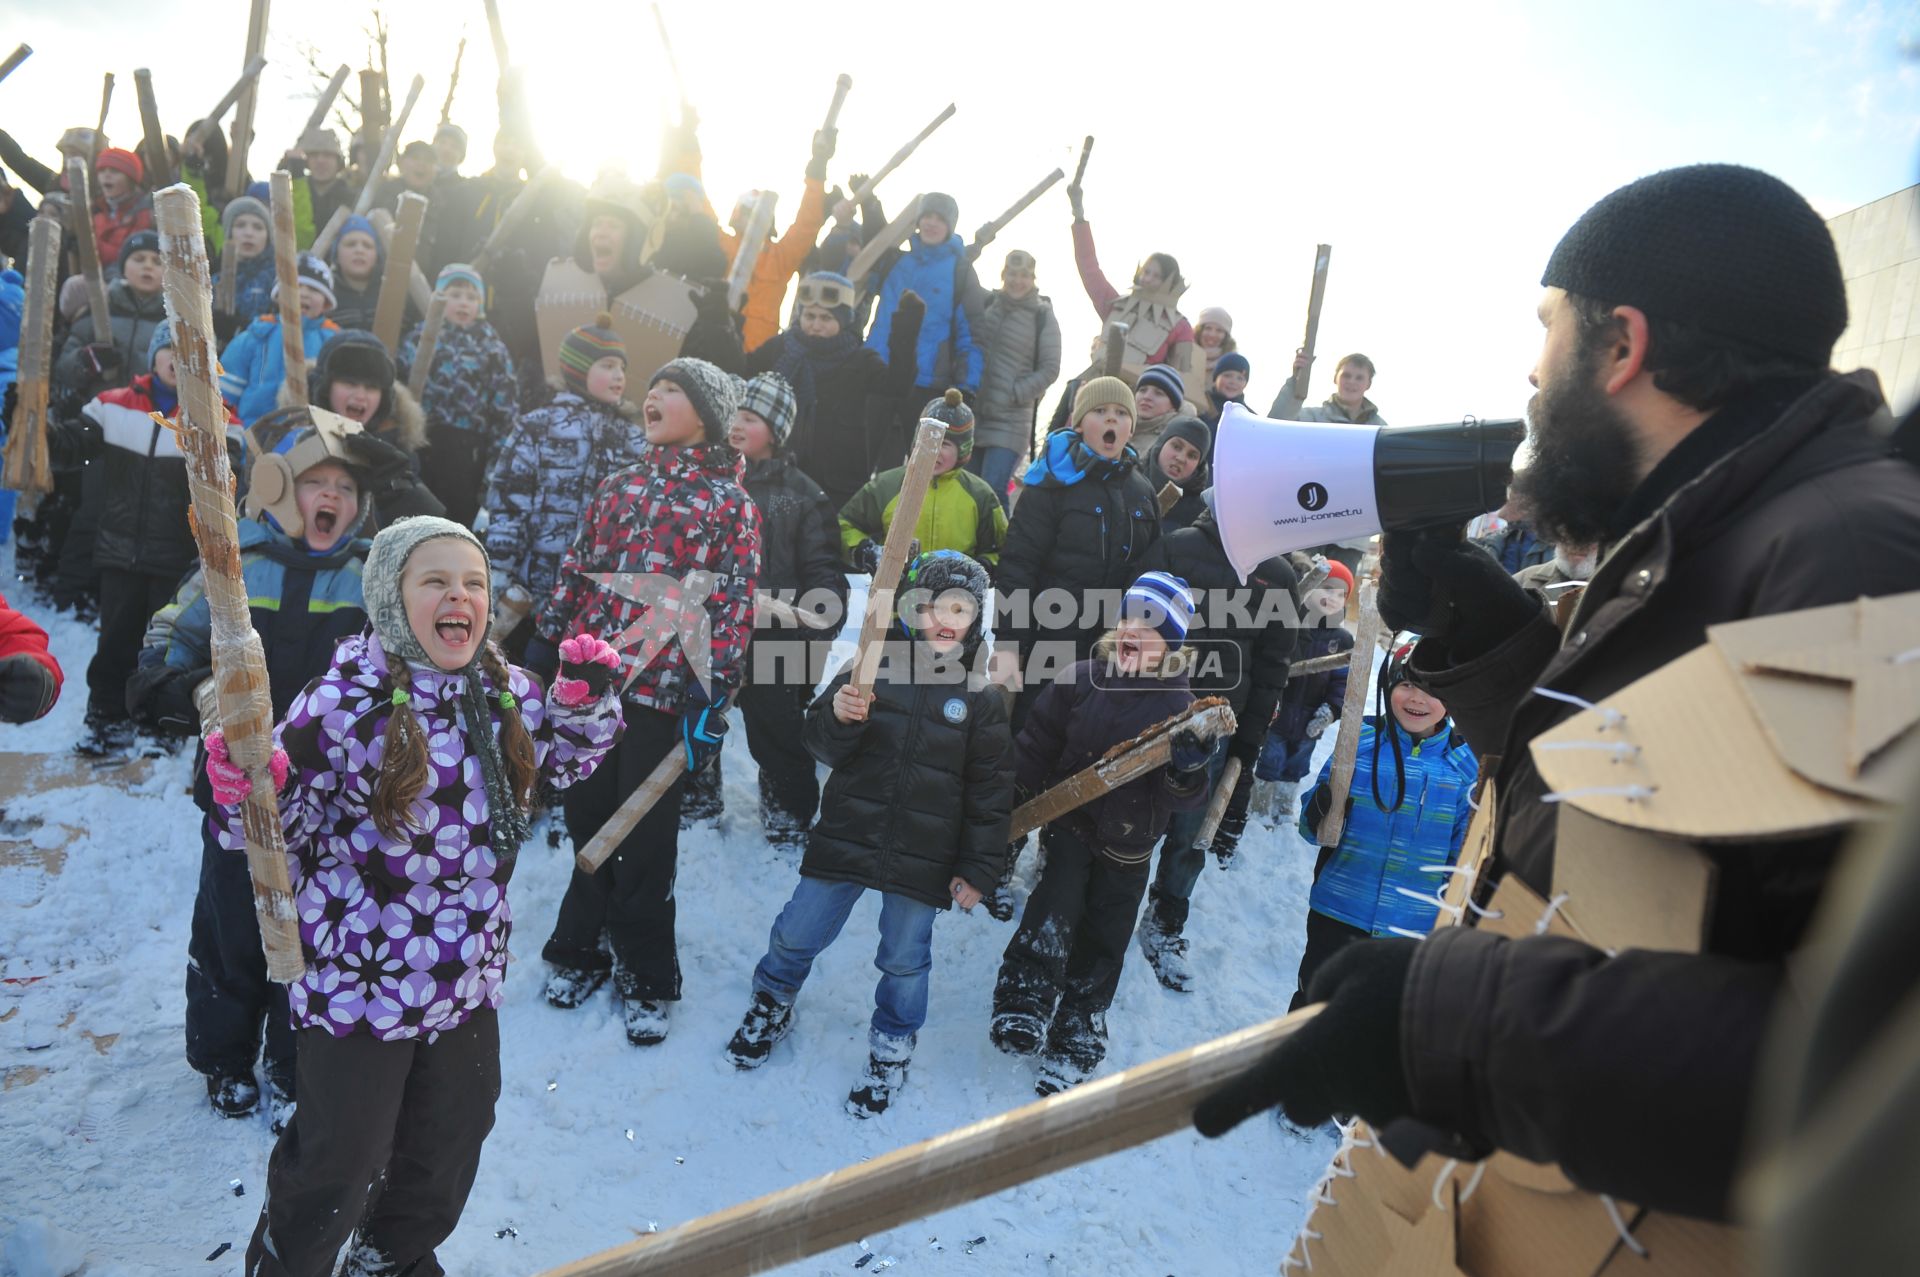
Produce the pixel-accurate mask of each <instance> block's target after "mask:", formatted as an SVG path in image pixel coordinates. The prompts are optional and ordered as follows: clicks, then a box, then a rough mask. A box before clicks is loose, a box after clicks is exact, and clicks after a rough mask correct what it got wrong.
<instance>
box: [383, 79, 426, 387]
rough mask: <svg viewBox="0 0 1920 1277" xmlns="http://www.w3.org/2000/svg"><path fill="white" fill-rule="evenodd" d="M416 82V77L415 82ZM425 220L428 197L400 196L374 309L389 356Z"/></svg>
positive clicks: (396, 341) (397, 336) (396, 343)
mask: <svg viewBox="0 0 1920 1277" xmlns="http://www.w3.org/2000/svg"><path fill="white" fill-rule="evenodd" d="M418 82H419V80H418V77H416V78H415V83H416V84H417V83H418ZM408 105H409V106H411V105H412V103H411V102H409V103H408ZM426 220H427V197H426V196H424V195H416V194H415V193H414V192H412V191H408V192H406V193H405V194H403V195H402V196H401V197H400V215H399V216H398V217H397V218H395V219H394V226H393V242H392V243H391V244H390V245H388V248H387V269H386V273H385V274H383V275H381V277H380V298H379V300H378V301H377V302H375V303H374V307H373V335H374V336H375V337H378V338H379V339H380V341H381V344H382V345H384V346H386V348H387V353H388V354H389V355H391V354H395V353H397V352H398V351H399V349H400V321H401V319H403V318H404V317H405V315H406V311H407V286H408V283H409V282H410V277H411V276H412V274H413V271H414V265H413V254H414V250H415V249H417V248H419V247H420V227H421V224H422V223H424V222H425V221H426Z"/></svg>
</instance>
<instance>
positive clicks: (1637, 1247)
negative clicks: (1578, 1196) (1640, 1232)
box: [1600, 1193, 1647, 1259]
mask: <svg viewBox="0 0 1920 1277" xmlns="http://www.w3.org/2000/svg"><path fill="white" fill-rule="evenodd" d="M1600 1204H1601V1205H1602V1206H1604V1207H1606V1208H1607V1218H1608V1219H1610V1220H1612V1221H1613V1230H1614V1231H1615V1232H1617V1233H1619V1234H1620V1240H1621V1241H1622V1242H1624V1243H1625V1244H1626V1247H1627V1249H1628V1250H1630V1251H1632V1252H1633V1253H1634V1254H1636V1255H1638V1256H1640V1258H1642V1259H1645V1258H1646V1257H1647V1248H1646V1247H1645V1246H1643V1245H1641V1243H1640V1239H1639V1238H1638V1237H1635V1236H1634V1235H1633V1234H1632V1233H1631V1232H1629V1231H1628V1230H1627V1221H1626V1220H1624V1219H1622V1218H1620V1208H1619V1206H1617V1205H1615V1204H1614V1200H1613V1198H1611V1197H1609V1196H1607V1195H1606V1194H1605V1193H1602V1194H1600Z"/></svg>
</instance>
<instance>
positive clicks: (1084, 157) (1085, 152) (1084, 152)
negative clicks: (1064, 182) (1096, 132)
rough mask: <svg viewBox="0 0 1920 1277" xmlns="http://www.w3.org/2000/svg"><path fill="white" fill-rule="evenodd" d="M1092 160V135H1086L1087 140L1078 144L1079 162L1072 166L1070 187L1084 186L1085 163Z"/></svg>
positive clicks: (1085, 175)
mask: <svg viewBox="0 0 1920 1277" xmlns="http://www.w3.org/2000/svg"><path fill="white" fill-rule="evenodd" d="M1092 158H1093V134H1091V133H1089V134H1087V140H1086V141H1084V142H1082V143H1081V144H1080V162H1079V163H1078V164H1076V165H1074V166H1073V181H1072V183H1070V185H1072V186H1075V187H1079V186H1082V185H1084V184H1085V182H1086V177H1087V161H1088V160H1090V159H1092Z"/></svg>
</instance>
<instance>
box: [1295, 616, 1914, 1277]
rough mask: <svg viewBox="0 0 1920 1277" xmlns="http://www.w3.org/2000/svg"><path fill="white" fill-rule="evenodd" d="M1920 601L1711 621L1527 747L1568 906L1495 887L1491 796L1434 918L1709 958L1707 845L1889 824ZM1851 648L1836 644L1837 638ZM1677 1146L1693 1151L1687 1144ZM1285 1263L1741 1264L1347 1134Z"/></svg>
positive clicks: (1575, 1270)
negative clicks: (1691, 641)
mask: <svg viewBox="0 0 1920 1277" xmlns="http://www.w3.org/2000/svg"><path fill="white" fill-rule="evenodd" d="M1915 634H1920V593H1915V594H1905V595H1898V596H1894V597H1891V598H1882V599H1861V600H1858V601H1856V602H1854V603H1845V604H1839V605H1836V606H1832V607H1821V608H1811V609H1808V610H1806V611H1802V612H1792V613H1786V614H1782V615H1778V616H1767V617H1759V618H1755V619H1752V620H1746V621H1738V622H1733V623H1731V624H1727V625H1720V626H1714V627H1712V628H1711V629H1709V630H1708V631H1707V642H1706V643H1704V644H1702V645H1701V646H1700V647H1697V648H1695V649H1694V650H1693V651H1691V652H1688V653H1686V654H1685V655H1683V656H1681V657H1679V658H1677V659H1675V660H1674V661H1672V662H1670V663H1669V664H1667V665H1666V666H1664V667H1662V668H1661V669H1659V670H1656V671H1654V672H1653V673H1652V674H1649V675H1647V676H1646V677H1644V678H1642V679H1640V680H1639V681H1638V682H1635V683H1632V684H1629V685H1628V686H1627V687H1624V688H1622V689H1621V690H1620V691H1619V692H1618V693H1617V694H1615V695H1614V696H1611V697H1609V698H1608V699H1607V700H1606V701H1605V702H1603V703H1602V704H1601V705H1599V706H1597V707H1596V708H1594V709H1590V710H1583V711H1582V712H1581V713H1579V714H1576V715H1574V716H1573V717H1572V718H1569V719H1568V720H1566V721H1565V722H1564V723H1561V724H1560V725H1559V726H1558V727H1555V728H1554V729H1553V730H1551V731H1548V732H1544V733H1542V734H1541V735H1540V736H1538V737H1536V738H1535V739H1534V740H1533V741H1532V742H1530V743H1529V749H1530V750H1531V751H1532V755H1533V759H1534V762H1535V764H1536V765H1537V766H1538V768H1539V771H1540V775H1541V777H1542V779H1544V780H1545V781H1546V783H1547V784H1548V785H1550V786H1551V787H1552V790H1553V791H1554V792H1555V793H1557V794H1558V795H1560V796H1561V801H1560V803H1559V814H1558V817H1557V820H1558V827H1557V830H1556V834H1555V848H1554V869H1553V894H1552V898H1551V900H1543V899H1541V898H1540V896H1539V895H1538V893H1536V892H1534V891H1533V890H1532V889H1530V888H1529V887H1528V886H1527V885H1526V884H1525V883H1523V882H1521V881H1520V880H1519V879H1518V878H1515V877H1512V876H1506V877H1503V878H1501V879H1500V880H1499V881H1498V882H1497V883H1495V884H1493V885H1492V890H1491V891H1490V892H1489V891H1488V890H1486V887H1485V884H1478V883H1477V880H1478V878H1479V877H1480V875H1481V874H1482V873H1483V872H1484V870H1485V868H1486V866H1487V865H1488V864H1489V863H1490V861H1491V857H1492V853H1493V841H1494V830H1495V828H1496V826H1497V819H1496V813H1497V809H1498V803H1499V797H1498V795H1497V794H1495V793H1494V790H1493V786H1492V785H1491V784H1489V785H1487V786H1486V787H1485V788H1484V789H1483V791H1482V793H1481V795H1480V806H1479V809H1478V811H1476V812H1475V814H1474V818H1473V822H1472V824H1471V825H1470V826H1469V827H1468V830H1467V835H1466V841H1465V843H1464V845H1463V846H1462V847H1461V851H1460V860H1459V866H1460V869H1461V872H1458V873H1455V874H1454V875H1452V876H1451V877H1450V878H1449V880H1448V884H1447V886H1446V887H1445V889H1444V890H1443V891H1442V892H1441V893H1440V894H1441V900H1442V904H1441V909H1440V914H1439V917H1438V920H1437V922H1436V927H1446V926H1480V927H1486V928H1491V929H1493V930H1494V931H1496V932H1498V933H1499V934H1502V935H1506V936H1510V937H1513V938H1516V939H1517V938H1523V937H1526V936H1532V935H1558V936H1566V937H1569V938H1572V939H1576V940H1581V941H1584V942H1585V943H1588V944H1592V945H1597V946H1600V947H1602V948H1605V949H1608V950H1611V951H1619V950H1622V949H1629V948H1637V949H1653V950H1668V951H1673V952H1683V953H1697V952H1700V951H1701V950H1702V948H1703V946H1704V944H1705V939H1706V936H1707V934H1708V931H1709V924H1710V922H1711V918H1712V909H1713V902H1714V887H1715V883H1714V878H1715V868H1714V865H1713V862H1712V861H1711V860H1710V859H1709V858H1708V857H1707V856H1705V855H1703V854H1702V853H1701V852H1700V851H1699V850H1698V849H1697V847H1696V846H1695V845H1694V844H1696V843H1712V842H1717V841H1726V842H1751V841H1754V840H1767V839H1782V840H1784V839H1791V838H1797V837H1803V836H1806V835H1808V834H1813V833H1819V832H1823V831H1832V830H1838V829H1843V828H1846V827H1849V826H1852V825H1856V824H1860V823H1862V822H1866V821H1871V820H1879V819H1884V818H1885V817H1886V816H1887V814H1888V813H1889V811H1890V810H1891V809H1892V808H1893V807H1894V806H1896V805H1897V804H1898V803H1899V802H1900V801H1901V798H1902V794H1901V785H1902V783H1903V782H1904V781H1905V780H1906V779H1907V778H1909V777H1911V776H1912V775H1913V773H1914V771H1915V770H1916V768H1917V767H1920V731H1916V730H1915V725H1916V723H1920V659H1914V658H1913V656H1912V653H1913V652H1914V651H1920V649H1915V648H1914V642H1915V640H1914V638H1913V636H1914V635H1915ZM1836 636H1837V637H1836ZM1675 1138H1676V1139H1684V1138H1686V1133H1685V1132H1684V1131H1676V1132H1675ZM1342 1144H1343V1147H1342V1148H1341V1150H1340V1151H1339V1152H1338V1153H1337V1154H1336V1155H1335V1157H1334V1161H1333V1163H1332V1165H1331V1166H1330V1167H1329V1168H1328V1171H1327V1175H1326V1178H1325V1179H1324V1180H1323V1181H1322V1183H1321V1185H1320V1187H1319V1189H1318V1190H1316V1193H1315V1196H1314V1201H1315V1207H1314V1210H1313V1212H1312V1214H1310V1215H1309V1216H1308V1218H1307V1220H1306V1222H1305V1223H1304V1224H1303V1225H1302V1226H1301V1231H1300V1233H1299V1235H1298V1236H1296V1237H1295V1239H1294V1242H1293V1246H1292V1248H1291V1249H1290V1250H1289V1252H1288V1254H1287V1257H1286V1259H1285V1260H1284V1261H1282V1264H1281V1271H1282V1272H1292V1271H1302V1272H1304V1271H1307V1270H1309V1269H1311V1270H1313V1271H1316V1272H1334V1273H1340V1274H1345V1275H1347V1277H1358V1275H1359V1274H1386V1273H1420V1274H1423V1275H1428V1274H1430V1275H1432V1277H1507V1275H1509V1274H1511V1275H1513V1277H1520V1275H1522V1274H1525V1275H1527V1277H1620V1275H1623V1274H1628V1273H1631V1274H1635V1275H1636V1277H1679V1275H1680V1274H1689V1275H1691V1274H1709V1275H1714V1274H1728V1275H1729V1277H1731V1275H1732V1274H1735V1273H1739V1272H1743V1271H1745V1262H1746V1254H1745V1249H1744V1244H1743V1238H1742V1236H1741V1234H1740V1232H1739V1231H1738V1230H1736V1229H1734V1228H1731V1227H1728V1226H1724V1225H1718V1224H1711V1223H1706V1222H1702V1221H1699V1220H1693V1219H1685V1218H1682V1217H1679V1216H1675V1215H1667V1214H1662V1213H1659V1212H1656V1211H1651V1210H1646V1209H1644V1208H1641V1207H1639V1206H1636V1205H1634V1204H1632V1203H1629V1202H1624V1201H1616V1200H1613V1199H1610V1198H1605V1197H1602V1196H1599V1195H1597V1194H1593V1193H1589V1192H1586V1191H1585V1190H1583V1189H1580V1188H1578V1187H1576V1186H1575V1185H1574V1184H1573V1183H1572V1182H1571V1181H1570V1180H1568V1179H1567V1177H1566V1176H1565V1175H1564V1174H1562V1173H1561V1171H1560V1170H1559V1168H1558V1167H1554V1166H1543V1165H1540V1164H1538V1163H1534V1162H1529V1161H1526V1160H1525V1159H1522V1158H1519V1157H1516V1156H1514V1155H1513V1154H1511V1153H1505V1152H1499V1153H1495V1154H1494V1155H1493V1156H1491V1157H1489V1158H1488V1159H1486V1161H1485V1162H1483V1163H1480V1164H1477V1165H1476V1164H1472V1163H1460V1162H1454V1161H1449V1160H1443V1159H1442V1158H1440V1157H1438V1156H1436V1155H1432V1154H1429V1155H1428V1156H1426V1157H1425V1158H1423V1159H1422V1160H1421V1162H1420V1163H1419V1164H1418V1165H1416V1166H1415V1167H1414V1168H1413V1169H1411V1170H1408V1169H1407V1168H1405V1167H1403V1166H1402V1165H1401V1164H1400V1163H1399V1162H1398V1161H1397V1160H1395V1159H1394V1158H1393V1157H1392V1156H1391V1155H1389V1154H1387V1153H1386V1152H1385V1151H1384V1150H1383V1149H1382V1148H1381V1147H1380V1145H1379V1142H1378V1140H1377V1138H1376V1137H1375V1136H1374V1134H1373V1133H1372V1132H1371V1131H1369V1130H1368V1129H1367V1127H1366V1125H1365V1124H1364V1123H1355V1124H1354V1126H1353V1127H1352V1128H1351V1129H1350V1130H1348V1131H1347V1132H1346V1138H1345V1139H1344V1140H1343V1141H1342Z"/></svg>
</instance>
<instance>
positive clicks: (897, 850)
mask: <svg viewBox="0 0 1920 1277" xmlns="http://www.w3.org/2000/svg"><path fill="white" fill-rule="evenodd" d="M899 599H900V613H901V621H900V628H901V630H902V632H903V633H905V634H906V635H907V636H908V637H909V638H910V639H911V640H912V641H911V642H910V643H906V644H901V643H894V644H889V651H888V652H887V654H886V660H885V661H884V662H883V663H882V665H881V667H880V670H879V675H878V677H877V678H876V679H875V680H874V684H873V690H872V691H871V692H869V693H867V694H866V695H865V696H862V695H861V694H860V693H859V691H858V690H857V689H855V688H854V687H853V686H852V684H851V681H850V680H851V677H852V670H850V669H849V670H845V671H842V672H841V673H840V674H838V675H836V676H835V678H834V680H833V681H832V682H831V683H830V684H829V685H828V689H827V691H825V692H823V693H822V694H821V696H820V698H819V699H818V700H816V701H814V703H813V705H812V707H811V708H810V709H808V711H807V726H806V743H807V748H808V749H809V750H811V751H812V753H813V756H814V757H815V758H817V759H819V760H820V761H821V762H823V763H825V764H827V766H829V767H831V768H832V769H833V774H832V775H831V776H830V777H828V778H827V792H826V796H825V798H824V799H823V800H822V802H821V805H820V820H819V822H818V823H817V824H816V825H815V826H814V829H813V833H812V835H811V836H810V837H809V838H808V840H807V851H806V856H805V858H804V859H803V860H802V861H801V863H800V882H799V884H798V885H797V886H796V887H795V888H794V891H793V897H792V899H790V900H788V901H787V904H786V907H785V908H784V909H782V910H781V911H780V916H779V917H778V918H777V919H775V920H774V924H773V934H772V936H771V937H770V938H769V941H768V946H767V952H766V955H765V956H764V957H762V958H761V959H760V962H759V965H758V966H756V967H755V968H754V972H753V1003H752V1005H750V1006H749V1007H748V1008H747V1014H746V1018H745V1019H744V1020H742V1021H741V1024H740V1028H739V1029H738V1031H736V1032H735V1033H734V1035H733V1040H732V1041H731V1042H729V1043H728V1044H727V1056H728V1058H729V1059H731V1060H732V1061H733V1063H734V1064H735V1065H736V1066H737V1067H739V1068H743V1069H751V1068H757V1067H758V1066H759V1065H761V1064H764V1063H765V1062H766V1059H767V1056H768V1054H769V1053H770V1052H771V1051H772V1050H773V1045H774V1043H776V1042H778V1041H779V1040H780V1039H781V1038H783V1037H785V1036H786V1035H787V1033H788V1031H789V1030H790V1029H791V1028H792V1027H793V1000H794V998H795V996H796V995H798V994H799V992H800V986H801V985H802V984H803V983H804V982H805V981H806V978H807V973H808V972H809V971H810V970H811V969H812V967H813V960H814V958H815V957H817V956H818V955H819V953H820V951H821V950H823V949H825V948H826V947H827V946H828V945H829V944H832V943H833V940H834V938H835V937H836V936H838V935H839V934H840V928H841V927H842V926H843V925H845V923H846V920H847V915H848V913H850V912H851V911H852V909H853V906H854V903H855V902H856V901H858V900H859V898H860V896H861V893H862V892H864V891H866V890H867V889H868V888H872V889H873V890H875V891H879V892H881V893H882V900H881V905H880V949H879V952H878V954H877V955H876V956H875V958H874V964H875V965H876V966H878V967H879V968H880V972H881V978H880V985H879V988H878V989H876V990H875V993H874V1011H873V1021H872V1027H871V1028H870V1030H869V1032H868V1045H869V1047H870V1055H869V1058H868V1061H867V1068H866V1071H865V1073H864V1074H862V1076H861V1077H860V1079H859V1080H858V1081H857V1082H855V1083H854V1087H853V1090H852V1092H851V1093H850V1094H849V1095H848V1096H847V1112H848V1113H850V1114H852V1115H853V1116H855V1117H871V1116H873V1115H874V1114H877V1113H881V1112H884V1111H885V1110H886V1108H887V1105H888V1104H889V1103H890V1102H891V1100H892V1097H893V1093H894V1092H895V1091H896V1090H898V1089H899V1088H900V1086H901V1085H902V1084H904V1083H905V1081H906V1077H907V1062H908V1059H909V1057H910V1056H911V1055H912V1053H913V1045H914V1039H915V1034H917V1033H918V1031H919V1029H920V1026H921V1025H922V1024H924V1023H925V1022H926V1018H927V985H928V976H929V974H930V972H931V971H932V968H933V947H932V946H933V920H934V918H935V916H936V915H937V914H939V913H940V911H941V910H943V909H945V908H946V907H947V906H948V905H949V904H958V905H959V906H960V907H961V908H963V909H971V908H973V906H974V905H976V904H978V903H979V902H980V898H981V895H982V893H984V892H987V891H991V890H992V889H993V887H994V884H995V883H997V882H998V881H999V879H1000V871H1001V868H1002V866H1003V865H1004V864H1005V862H1006V854H1007V823H1008V820H1009V819H1010V818H1011V816H1012V814H1013V739H1012V736H1011V734H1010V733H1009V732H1008V729H1007V712H1006V702H1005V700H1004V698H1003V697H1002V696H1001V694H1000V692H999V690H998V689H997V688H994V687H992V686H989V685H987V684H986V682H985V681H984V680H983V679H980V678H978V677H976V676H973V675H969V674H968V673H967V670H966V667H967V666H970V665H972V664H973V655H974V652H975V650H976V649H977V648H978V646H979V644H980V639H981V629H982V617H983V613H984V612H985V609H986V601H987V572H986V569H985V568H983V567H981V566H980V565H979V564H978V563H975V562H974V561H973V560H972V559H969V558H967V557H966V556H965V555H963V554H959V553H957V552H955V551H952V550H935V551H933V552H931V553H929V554H923V555H921V556H920V557H919V558H917V559H915V560H914V561H913V562H912V563H911V564H910V565H908V568H907V572H906V577H905V579H904V580H903V582H902V584H901V590H900V596H899Z"/></svg>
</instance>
